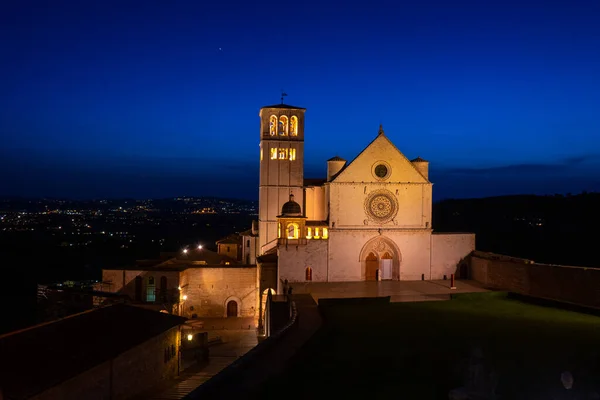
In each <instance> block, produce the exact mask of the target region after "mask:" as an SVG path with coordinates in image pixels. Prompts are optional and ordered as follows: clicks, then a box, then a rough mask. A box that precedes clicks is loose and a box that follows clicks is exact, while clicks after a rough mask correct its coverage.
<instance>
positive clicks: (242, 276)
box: [96, 245, 257, 318]
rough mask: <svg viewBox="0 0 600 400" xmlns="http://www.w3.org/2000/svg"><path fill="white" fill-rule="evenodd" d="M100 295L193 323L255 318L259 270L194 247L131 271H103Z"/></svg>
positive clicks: (250, 265)
mask: <svg viewBox="0 0 600 400" xmlns="http://www.w3.org/2000/svg"><path fill="white" fill-rule="evenodd" d="M230 246H231V247H234V245H230ZM236 252H237V250H236ZM96 289H97V290H100V291H106V292H115V293H119V294H122V295H126V296H127V297H128V299H129V301H130V302H131V303H133V304H136V305H138V306H142V307H146V308H150V309H155V310H163V311H167V312H169V313H176V314H179V315H182V316H185V317H188V318H199V317H254V316H255V308H256V301H257V300H256V293H255V292H256V265H253V264H242V263H240V262H238V261H237V260H236V259H233V258H231V257H229V256H227V255H223V254H218V253H215V252H213V251H211V250H208V249H206V248H203V247H195V248H194V247H193V248H187V249H184V250H183V251H182V252H180V253H163V254H161V258H160V259H157V260H141V261H138V262H137V263H136V265H135V266H132V267H129V268H119V269H104V270H103V271H102V283H100V284H98V285H97V287H96Z"/></svg>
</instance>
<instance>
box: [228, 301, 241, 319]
mask: <svg viewBox="0 0 600 400" xmlns="http://www.w3.org/2000/svg"><path fill="white" fill-rule="evenodd" d="M237 307H238V306H237V302H236V301H235V300H230V301H229V303H227V317H237V315H238V311H237Z"/></svg>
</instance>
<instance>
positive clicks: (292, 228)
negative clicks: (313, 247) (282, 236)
mask: <svg viewBox="0 0 600 400" xmlns="http://www.w3.org/2000/svg"><path fill="white" fill-rule="evenodd" d="M298 230H299V227H298V224H296V223H291V224H288V226H287V238H288V239H298V236H299V232H298Z"/></svg>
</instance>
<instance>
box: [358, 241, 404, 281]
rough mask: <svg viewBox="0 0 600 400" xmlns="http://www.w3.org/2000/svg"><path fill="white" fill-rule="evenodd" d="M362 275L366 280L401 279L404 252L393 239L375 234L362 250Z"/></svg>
mask: <svg viewBox="0 0 600 400" xmlns="http://www.w3.org/2000/svg"><path fill="white" fill-rule="evenodd" d="M360 263H361V277H362V279H364V280H366V281H373V280H396V281H397V280H400V264H401V263H402V254H401V253H400V250H399V249H398V246H397V245H396V243H394V241H393V240H391V239H389V238H387V237H385V236H383V235H379V236H375V237H374V238H372V239H371V240H369V241H367V242H366V243H365V245H364V246H363V248H362V250H361V251H360Z"/></svg>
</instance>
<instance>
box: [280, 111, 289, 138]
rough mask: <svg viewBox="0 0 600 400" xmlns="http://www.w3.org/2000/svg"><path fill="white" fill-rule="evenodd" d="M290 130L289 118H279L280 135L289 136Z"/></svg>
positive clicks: (283, 116)
mask: <svg viewBox="0 0 600 400" xmlns="http://www.w3.org/2000/svg"><path fill="white" fill-rule="evenodd" d="M288 128H289V121H288V117H286V116H285V115H282V116H281V117H279V135H280V136H287V134H288Z"/></svg>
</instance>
